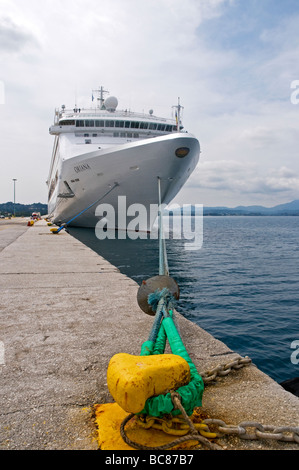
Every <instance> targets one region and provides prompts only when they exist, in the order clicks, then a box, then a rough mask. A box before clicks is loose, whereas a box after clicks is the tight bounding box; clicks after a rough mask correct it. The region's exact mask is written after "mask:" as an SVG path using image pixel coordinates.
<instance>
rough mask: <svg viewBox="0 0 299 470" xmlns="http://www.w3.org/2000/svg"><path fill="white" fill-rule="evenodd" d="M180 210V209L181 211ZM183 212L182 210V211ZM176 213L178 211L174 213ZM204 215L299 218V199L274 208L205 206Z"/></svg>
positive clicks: (192, 211) (192, 208)
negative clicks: (284, 216)
mask: <svg viewBox="0 0 299 470" xmlns="http://www.w3.org/2000/svg"><path fill="white" fill-rule="evenodd" d="M179 210H180V209H179ZM181 210H182V209H181ZM194 211H195V209H194V206H191V214H193V215H194ZM173 212H174V213H175V212H177V211H173ZM203 215H215V216H216V215H218V216H220V215H247V216H250V215H269V216H271V215H272V216H273V215H289V216H299V199H297V200H295V201H292V202H288V203H286V204H279V205H278V206H274V207H263V206H237V207H234V208H230V207H225V206H216V207H207V206H203Z"/></svg>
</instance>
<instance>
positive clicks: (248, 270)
mask: <svg viewBox="0 0 299 470" xmlns="http://www.w3.org/2000/svg"><path fill="white" fill-rule="evenodd" d="M69 232H70V233H71V235H73V236H74V237H76V238H78V239H80V240H81V241H82V242H83V243H85V244H86V245H87V246H89V247H90V248H92V249H93V250H94V251H96V252H97V253H99V254H100V255H101V256H103V257H105V258H106V259H107V260H108V261H110V262H111V263H112V264H114V265H115V266H117V267H118V268H119V269H120V271H121V272H123V273H124V274H126V275H128V276H129V277H131V278H133V279H135V280H136V281H137V282H138V284H140V283H141V282H142V280H144V279H147V278H149V277H151V276H156V275H157V274H158V269H159V254H158V241H157V240H152V239H150V238H148V239H146V240H141V239H137V240H131V239H130V238H127V239H126V240H118V239H116V240H108V239H107V240H101V241H100V240H98V239H97V237H96V235H95V231H94V230H93V229H82V228H70V229H69ZM298 235H299V217H291V216H290V217H287V216H285V217H274V216H273V217H271V216H268V217H267V216H266V217H264V216H247V217H246V216H245V217H244V216H243V217H241V216H240V217H238V216H234V217H204V218H203V243H202V247H201V249H197V250H191V251H188V250H186V249H185V240H183V239H181V240H180V239H173V240H167V242H166V245H167V253H168V263H169V270H170V275H171V276H172V277H173V278H175V279H176V281H177V283H178V284H179V287H180V300H179V302H178V304H177V310H178V311H179V312H180V313H181V314H182V315H184V316H185V317H186V318H188V319H189V320H191V321H192V322H194V323H196V324H197V325H199V326H200V327H201V328H203V329H205V330H206V331H208V332H209V333H211V334H212V335H213V336H214V337H215V338H217V339H219V340H221V341H223V342H224V343H225V344H226V345H227V346H228V347H229V348H231V349H232V350H234V351H236V352H238V353H239V354H240V355H242V356H249V357H250V358H251V359H252V361H253V362H254V363H255V364H256V365H257V366H258V367H259V369H261V370H262V371H264V372H265V373H266V374H268V375H269V376H270V377H272V378H273V379H274V380H276V381H277V382H279V383H280V382H282V381H285V380H288V379H292V378H294V377H298V376H299V364H293V363H292V361H291V355H292V353H294V349H292V348H291V344H292V342H294V341H295V340H299V327H298V319H299V310H298V309H299V244H298ZM293 362H294V361H293Z"/></svg>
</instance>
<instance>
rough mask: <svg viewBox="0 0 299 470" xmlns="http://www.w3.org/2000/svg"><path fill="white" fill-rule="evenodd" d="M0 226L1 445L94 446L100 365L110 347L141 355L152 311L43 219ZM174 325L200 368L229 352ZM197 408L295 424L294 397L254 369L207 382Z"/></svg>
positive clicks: (275, 444) (288, 445)
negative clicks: (53, 232) (2, 356)
mask: <svg viewBox="0 0 299 470" xmlns="http://www.w3.org/2000/svg"><path fill="white" fill-rule="evenodd" d="M12 220H13V219H12ZM9 222H10V221H3V224H4V223H5V224H6V225H9ZM1 227H2V224H0V247H2V249H1V248H0V250H1V251H0V292H1V296H0V341H1V344H2V345H3V346H4V360H3V361H2V363H0V383H1V387H0V449H1V450H97V449H98V448H99V445H98V441H97V430H96V428H95V424H94V418H93V410H94V405H95V404H99V403H109V402H113V399H112V397H111V396H110V394H109V391H108V389H107V383H106V372H107V367H108V363H109V361H110V359H111V357H112V356H113V355H114V354H117V353H119V352H126V353H129V354H135V355H139V354H140V348H141V345H142V343H143V342H144V341H145V340H147V338H148V334H149V332H150V330H151V327H152V322H153V317H150V316H147V315H146V314H144V313H143V312H142V311H141V310H140V308H139V307H138V304H137V300H136V297H137V290H138V285H137V284H136V283H135V282H134V281H133V280H132V279H130V278H128V277H126V276H125V275H123V274H121V273H120V272H119V270H118V269H117V268H116V267H115V266H113V265H111V264H110V263H109V262H108V261H107V260H105V259H103V258H102V257H101V256H99V255H98V254H96V253H95V252H94V251H92V250H91V249H89V248H88V247H86V246H85V245H83V244H82V243H80V242H79V241H78V240H76V239H74V238H73V237H72V236H71V235H69V234H68V233H66V232H65V231H64V230H62V231H61V232H60V233H59V234H58V235H54V234H52V233H51V232H50V228H49V227H48V226H47V224H46V222H45V221H39V222H36V223H35V224H34V226H32V227H27V228H26V227H25V225H24V224H23V225H17V224H16V223H15V225H14V227H15V230H14V229H13V224H11V225H10V228H7V229H4V228H3V230H1ZM3 227H4V225H3ZM6 230H8V231H6ZM9 230H10V232H9ZM177 322H178V328H179V331H180V333H181V336H182V339H183V341H184V344H185V346H186V349H187V351H188V353H189V355H190V357H191V359H192V360H193V362H194V364H195V366H196V367H197V369H198V371H199V372H201V371H206V370H208V369H211V368H213V367H215V366H216V365H218V364H225V363H228V362H230V361H232V360H233V359H234V358H236V357H238V354H236V353H234V352H233V351H231V350H230V349H229V348H228V347H227V346H226V345H225V344H223V343H221V342H220V341H218V340H216V339H215V338H213V337H212V336H211V335H210V334H208V333H207V332H205V331H204V330H202V329H201V328H200V327H198V326H196V325H194V324H193V323H191V322H190V321H188V320H186V319H185V318H184V317H182V316H181V315H179V314H177ZM203 411H204V413H206V414H207V415H209V417H211V418H217V419H221V420H223V421H224V422H225V423H227V424H239V423H240V422H242V421H254V422H258V423H261V424H263V425H275V426H299V398H297V397H296V396H294V395H292V394H291V393H289V392H286V391H285V390H284V389H283V388H282V387H281V386H280V385H279V384H277V383H276V382H275V381H273V380H272V379H271V378H270V377H268V376H267V375H265V374H264V373H263V372H261V371H260V370H259V369H258V368H256V367H255V366H254V365H250V366H246V367H244V368H242V369H240V370H236V371H233V372H232V373H230V374H229V375H228V376H226V377H222V378H219V379H218V380H217V381H216V382H215V383H213V384H211V385H207V386H206V388H205V391H204V396H203ZM216 442H217V444H218V445H220V446H221V447H222V448H223V449H224V450H299V444H297V443H294V442H282V441H277V440H270V439H261V440H242V439H240V438H239V437H238V436H225V437H222V438H220V439H217V440H216Z"/></svg>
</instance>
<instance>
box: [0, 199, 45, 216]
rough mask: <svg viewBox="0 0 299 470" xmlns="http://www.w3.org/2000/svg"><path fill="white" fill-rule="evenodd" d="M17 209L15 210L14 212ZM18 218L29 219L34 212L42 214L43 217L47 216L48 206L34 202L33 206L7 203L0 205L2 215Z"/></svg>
mask: <svg viewBox="0 0 299 470" xmlns="http://www.w3.org/2000/svg"><path fill="white" fill-rule="evenodd" d="M14 209H15V210H14ZM14 212H15V216H16V217H28V216H30V215H31V214H32V212H40V213H41V215H46V214H47V213H48V206H47V204H42V203H41V202H34V203H33V204H17V203H16V204H15V207H14V203H13V202H11V201H10V202H5V203H3V204H0V215H4V216H6V217H7V216H9V215H14Z"/></svg>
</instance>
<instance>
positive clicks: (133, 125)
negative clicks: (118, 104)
mask: <svg viewBox="0 0 299 470" xmlns="http://www.w3.org/2000/svg"><path fill="white" fill-rule="evenodd" d="M59 125H60V126H75V125H76V127H120V128H126V129H149V130H157V131H165V132H173V131H176V130H177V127H176V126H172V125H170V124H157V123H154V122H143V121H140V122H138V121H108V120H107V121H104V120H94V119H85V120H84V121H83V120H76V121H75V120H70V119H69V120H64V121H60V122H59Z"/></svg>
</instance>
